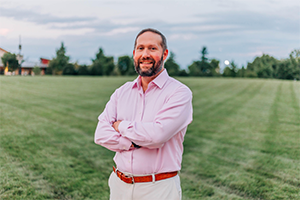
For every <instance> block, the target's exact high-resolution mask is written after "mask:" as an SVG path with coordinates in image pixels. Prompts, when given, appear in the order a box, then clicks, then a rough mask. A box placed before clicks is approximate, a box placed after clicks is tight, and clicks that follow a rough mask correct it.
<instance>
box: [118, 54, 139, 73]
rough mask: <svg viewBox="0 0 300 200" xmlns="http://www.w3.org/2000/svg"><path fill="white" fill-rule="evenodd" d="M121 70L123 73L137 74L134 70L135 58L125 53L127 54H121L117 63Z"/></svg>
mask: <svg viewBox="0 0 300 200" xmlns="http://www.w3.org/2000/svg"><path fill="white" fill-rule="evenodd" d="M117 66H118V69H119V72H120V73H121V75H134V74H136V72H135V70H134V64H133V60H132V58H131V57H129V56H127V55H125V56H120V57H119V58H118V63H117Z"/></svg>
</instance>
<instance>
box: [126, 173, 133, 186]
mask: <svg viewBox="0 0 300 200" xmlns="http://www.w3.org/2000/svg"><path fill="white" fill-rule="evenodd" d="M126 177H128V178H131V184H134V177H133V175H132V174H130V175H126Z"/></svg>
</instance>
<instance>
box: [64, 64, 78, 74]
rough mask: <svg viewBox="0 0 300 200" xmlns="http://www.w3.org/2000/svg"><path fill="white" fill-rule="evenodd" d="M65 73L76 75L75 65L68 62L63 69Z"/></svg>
mask: <svg viewBox="0 0 300 200" xmlns="http://www.w3.org/2000/svg"><path fill="white" fill-rule="evenodd" d="M63 75H76V71H75V68H74V65H73V64H71V63H68V64H67V66H65V67H64V69H63Z"/></svg>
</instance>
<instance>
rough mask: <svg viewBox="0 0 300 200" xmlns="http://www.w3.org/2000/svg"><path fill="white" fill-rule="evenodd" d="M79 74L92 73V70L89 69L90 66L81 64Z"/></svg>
mask: <svg viewBox="0 0 300 200" xmlns="http://www.w3.org/2000/svg"><path fill="white" fill-rule="evenodd" d="M78 75H81V76H87V75H90V72H89V70H88V67H87V66H86V65H81V66H79V69H78Z"/></svg>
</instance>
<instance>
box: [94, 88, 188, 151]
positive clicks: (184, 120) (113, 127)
mask: <svg viewBox="0 0 300 200" xmlns="http://www.w3.org/2000/svg"><path fill="white" fill-rule="evenodd" d="M118 100H119V98H118V90H116V91H115V92H114V94H113V95H112V96H111V98H110V100H109V102H108V103H107V104H106V107H105V109H104V111H103V113H102V114H101V115H100V116H99V117H98V119H99V122H98V125H97V128H96V131H95V143H96V144H99V145H102V146H104V147H106V148H108V149H110V150H112V151H115V152H120V151H128V150H132V149H133V143H134V144H136V145H139V146H142V147H143V148H149V149H155V148H160V147H162V146H163V145H164V143H165V142H167V141H168V140H169V139H170V138H172V137H173V136H174V135H176V134H177V133H178V132H179V131H181V130H182V129H184V128H186V127H187V125H188V124H189V123H191V121H192V93H191V91H190V90H189V89H188V88H187V87H179V88H178V89H176V92H174V93H173V94H172V95H171V96H170V97H169V98H168V100H167V101H166V102H165V103H164V105H163V106H162V108H160V109H159V110H158V111H157V113H156V115H155V117H154V119H153V121H142V122H140V121H139V122H137V121H134V120H132V121H126V120H123V121H120V120H119V119H117V105H118ZM145 114H147V113H145Z"/></svg>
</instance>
